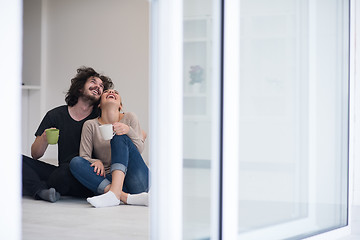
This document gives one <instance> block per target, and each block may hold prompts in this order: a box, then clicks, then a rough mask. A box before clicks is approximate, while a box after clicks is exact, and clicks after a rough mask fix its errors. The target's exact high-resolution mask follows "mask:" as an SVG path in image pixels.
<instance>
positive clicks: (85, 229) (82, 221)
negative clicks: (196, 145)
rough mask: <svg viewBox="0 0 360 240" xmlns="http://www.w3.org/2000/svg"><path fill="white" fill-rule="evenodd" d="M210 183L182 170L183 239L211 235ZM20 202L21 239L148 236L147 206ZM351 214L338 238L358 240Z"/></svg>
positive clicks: (358, 216) (205, 176) (356, 219)
mask: <svg viewBox="0 0 360 240" xmlns="http://www.w3.org/2000/svg"><path fill="white" fill-rule="evenodd" d="M210 183H211V179H210V171H209V169H202V168H197V169H195V168H185V169H184V186H183V187H184V189H183V190H184V199H183V200H184V206H183V207H184V215H183V217H184V226H183V233H184V239H206V238H207V237H208V236H209V235H210V229H211V228H210V208H211V205H210V194H211V191H212V190H213V189H212V187H211V184H210ZM22 204H23V216H22V218H23V221H22V224H23V225H22V229H23V239H24V240H35V239H36V240H45V239H46V240H48V239H52V240H64V239H76V240H91V239H96V240H97V239H103V238H104V239H109V240H112V239H129V240H132V239H134V240H138V239H139V240H140V239H141V240H145V239H149V208H148V207H140V206H127V205H121V206H118V207H111V208H101V209H96V208H92V207H91V206H90V205H89V204H88V203H87V202H86V200H84V199H74V198H62V199H60V201H58V202H56V203H48V202H44V201H35V200H32V199H29V198H23V200H22ZM245 210H246V209H242V211H245ZM249 216H251V214H249ZM352 216H353V218H352V224H353V227H352V235H351V236H348V237H345V238H342V239H339V240H360V206H356V207H354V208H353V214H352ZM265 220H266V219H265ZM249 223H251V221H250V220H249ZM265 223H266V222H265Z"/></svg>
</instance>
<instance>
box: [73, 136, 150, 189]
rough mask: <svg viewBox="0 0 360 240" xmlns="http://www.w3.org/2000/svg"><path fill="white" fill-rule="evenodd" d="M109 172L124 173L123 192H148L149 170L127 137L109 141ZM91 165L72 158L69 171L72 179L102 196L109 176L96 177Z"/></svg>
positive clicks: (79, 158) (82, 160)
mask: <svg viewBox="0 0 360 240" xmlns="http://www.w3.org/2000/svg"><path fill="white" fill-rule="evenodd" d="M110 143H111V166H110V172H111V173H112V171H114V170H120V171H123V172H124V173H125V179H124V184H123V191H124V192H126V193H130V194H136V193H141V192H147V191H148V190H149V168H148V167H147V166H146V164H145V162H144V160H143V158H142V156H141V154H140V153H139V151H138V149H137V148H136V146H135V145H134V143H133V142H132V141H131V139H130V138H129V137H128V136H127V135H115V136H114V137H113V138H112V139H111V141H110ZM90 165H91V163H90V162H89V161H87V160H86V159H84V158H82V157H74V158H73V159H72V160H71V162H70V170H71V173H72V174H73V175H74V177H75V178H76V179H77V180H78V181H79V182H81V183H82V184H83V185H84V186H85V187H87V188H88V189H90V190H91V191H93V192H94V193H95V194H103V193H104V189H105V188H106V186H108V185H109V184H110V183H111V180H112V178H111V174H106V177H105V178H104V177H103V176H100V175H97V174H96V173H95V172H94V167H91V166H90Z"/></svg>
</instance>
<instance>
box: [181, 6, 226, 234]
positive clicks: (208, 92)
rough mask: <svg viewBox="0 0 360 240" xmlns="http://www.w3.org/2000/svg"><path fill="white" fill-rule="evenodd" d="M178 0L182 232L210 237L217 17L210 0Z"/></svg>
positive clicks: (217, 107) (216, 106)
mask: <svg viewBox="0 0 360 240" xmlns="http://www.w3.org/2000/svg"><path fill="white" fill-rule="evenodd" d="M183 3H184V29H183V30H184V45H183V46H184V48H183V53H184V56H183V78H184V82H183V89H184V92H183V96H184V98H183V106H184V109H183V114H184V118H183V127H184V132H183V147H184V148H183V156H184V169H183V174H184V175H183V236H184V239H204V238H209V237H210V235H211V231H212V230H211V227H210V226H211V218H212V217H213V214H214V213H216V211H218V209H217V207H215V208H212V207H211V206H212V204H213V203H212V201H213V200H214V199H213V198H212V197H211V194H212V193H214V191H216V190H217V189H216V186H213V185H212V181H213V180H214V178H213V177H211V176H212V172H213V170H214V163H218V162H219V157H218V155H216V154H214V152H216V151H214V148H213V147H212V146H213V143H214V141H219V139H218V137H217V133H216V132H214V130H213V129H214V125H216V126H219V119H214V118H213V117H212V116H213V115H214V113H219V111H220V99H219V96H216V95H214V93H213V92H214V91H213V90H214V89H220V88H219V87H218V85H219V84H220V82H219V78H217V79H216V78H215V77H214V76H215V75H214V74H216V72H218V71H219V69H217V68H219V67H220V64H217V66H216V67H213V63H214V62H215V61H214V52H216V51H218V52H220V48H218V49H215V50H214V49H213V48H214V47H215V48H216V46H217V44H218V42H219V40H217V39H213V35H214V34H213V33H214V31H218V29H215V24H214V23H216V22H219V21H220V19H216V17H214V16H213V4H214V3H213V2H212V1H202V0H195V1H194V0H185V1H184V2H183ZM218 25H220V24H218ZM218 37H219V39H220V35H219V36H218ZM218 45H219V44H218ZM214 79H215V80H214ZM214 81H215V82H214ZM217 116H218V118H219V116H220V115H219V114H217ZM216 130H217V131H218V130H219V128H218V127H217V128H216ZM219 146H220V145H219V144H217V146H216V147H215V148H219Z"/></svg>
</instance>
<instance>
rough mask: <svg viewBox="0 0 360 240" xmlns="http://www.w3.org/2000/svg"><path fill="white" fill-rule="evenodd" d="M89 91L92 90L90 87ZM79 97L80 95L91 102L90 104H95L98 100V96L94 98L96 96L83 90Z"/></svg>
mask: <svg viewBox="0 0 360 240" xmlns="http://www.w3.org/2000/svg"><path fill="white" fill-rule="evenodd" d="M90 91H92V89H90ZM80 97H82V98H83V99H84V100H85V101H89V102H91V104H95V103H97V102H98V101H99V98H96V96H94V95H92V94H88V93H84V92H82V93H81V95H80Z"/></svg>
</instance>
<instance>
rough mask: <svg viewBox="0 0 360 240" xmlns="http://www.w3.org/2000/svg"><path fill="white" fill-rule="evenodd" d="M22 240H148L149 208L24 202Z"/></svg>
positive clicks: (77, 201)
mask: <svg viewBox="0 0 360 240" xmlns="http://www.w3.org/2000/svg"><path fill="white" fill-rule="evenodd" d="M22 204H23V216H22V229H23V232H22V239H23V240H35V239H36V240H42V239H43V240H48V239H52V240H64V239H76V240H81V239H86V240H91V239H94V240H95V239H96V240H98V239H103V238H104V239H109V240H111V239H135V240H137V239H148V236H149V224H148V223H149V219H148V217H149V208H148V207H142V206H128V205H121V206H118V207H110V208H99V209H97V208H93V207H91V206H90V204H88V203H87V202H86V200H85V199H75V198H62V199H60V200H59V201H58V202H56V203H49V202H45V201H35V200H32V199H30V198H23V200H22Z"/></svg>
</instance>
